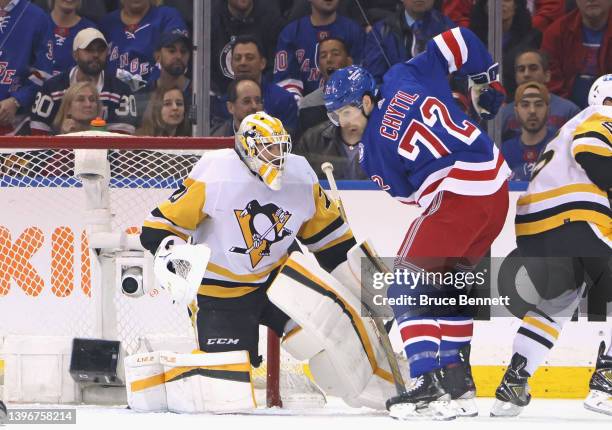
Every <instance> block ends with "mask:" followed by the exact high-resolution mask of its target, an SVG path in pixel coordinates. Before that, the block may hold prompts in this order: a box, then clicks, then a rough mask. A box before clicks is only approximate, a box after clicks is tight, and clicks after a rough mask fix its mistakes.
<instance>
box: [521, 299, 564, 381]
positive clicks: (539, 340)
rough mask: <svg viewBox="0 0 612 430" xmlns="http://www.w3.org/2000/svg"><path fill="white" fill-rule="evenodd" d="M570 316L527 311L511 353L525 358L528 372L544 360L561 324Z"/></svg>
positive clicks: (555, 339)
mask: <svg viewBox="0 0 612 430" xmlns="http://www.w3.org/2000/svg"><path fill="white" fill-rule="evenodd" d="M569 319H570V317H566V316H563V317H554V318H551V317H549V316H548V315H546V314H545V313H544V312H542V311H539V310H537V309H536V310H535V311H533V312H531V311H530V312H528V313H527V314H526V315H525V317H524V318H523V323H522V324H521V326H520V327H519V329H518V332H517V333H516V337H515V338H514V344H513V346H512V355H514V353H517V352H518V353H519V354H521V355H522V356H523V357H525V358H527V366H526V367H525V370H526V371H527V372H528V373H529V374H530V375H533V373H534V372H535V371H536V370H537V369H538V367H540V365H541V364H542V363H543V362H544V360H546V356H547V355H548V352H549V351H550V350H551V349H552V347H553V346H554V345H555V342H556V341H557V339H558V337H559V333H560V332H561V329H562V328H563V325H564V324H565V323H566V322H567V321H568V320H569Z"/></svg>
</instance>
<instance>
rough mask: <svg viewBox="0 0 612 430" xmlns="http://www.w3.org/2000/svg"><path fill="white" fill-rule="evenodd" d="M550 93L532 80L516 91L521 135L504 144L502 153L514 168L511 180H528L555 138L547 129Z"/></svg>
mask: <svg viewBox="0 0 612 430" xmlns="http://www.w3.org/2000/svg"><path fill="white" fill-rule="evenodd" d="M549 107H550V94H549V92H548V89H547V88H546V85H544V84H542V83H540V82H536V81H531V82H526V83H523V84H521V85H519V87H518V88H517V89H516V93H515V96H514V111H515V114H516V118H517V119H518V122H519V124H520V125H521V131H520V134H518V135H517V136H515V137H513V138H511V139H508V140H506V141H504V143H503V144H502V153H503V154H504V158H505V159H506V162H507V163H508V165H509V166H510V168H511V169H512V178H511V179H512V180H515V181H528V180H529V179H530V178H531V172H532V170H533V168H534V167H535V164H536V162H537V160H538V157H539V156H540V152H542V149H544V147H545V146H546V144H547V143H548V142H549V141H550V140H551V139H552V138H553V137H554V135H555V131H554V130H552V129H549V128H548V127H547V126H546V123H547V121H548V113H549Z"/></svg>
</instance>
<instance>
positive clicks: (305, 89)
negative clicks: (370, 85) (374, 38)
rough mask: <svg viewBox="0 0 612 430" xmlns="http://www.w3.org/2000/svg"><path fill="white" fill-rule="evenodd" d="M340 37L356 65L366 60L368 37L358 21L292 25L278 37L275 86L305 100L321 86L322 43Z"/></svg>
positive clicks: (297, 22) (302, 20) (304, 20)
mask: <svg viewBox="0 0 612 430" xmlns="http://www.w3.org/2000/svg"><path fill="white" fill-rule="evenodd" d="M330 36H333V37H339V38H341V39H342V40H344V42H345V43H346V45H347V47H348V49H349V51H350V55H351V57H352V58H353V63H354V64H360V63H361V59H362V58H363V47H364V45H365V33H364V31H363V30H362V28H361V27H360V26H359V24H357V23H356V22H355V21H353V20H351V19H349V18H346V17H344V16H342V15H338V16H337V18H336V20H335V21H334V22H333V23H332V24H329V25H322V26H318V27H315V26H313V25H312V23H311V22H310V16H305V17H302V18H300V19H296V20H295V21H291V22H290V23H289V24H287V26H286V27H285V28H283V30H282V31H281V34H280V35H279V37H278V43H277V45H276V56H275V59H274V82H276V83H277V84H278V85H280V86H281V87H283V88H285V89H286V90H287V91H290V92H292V93H294V94H297V95H299V96H305V95H307V94H309V93H311V92H313V91H314V90H316V89H317V88H319V86H320V83H321V74H320V72H319V69H318V68H317V55H318V54H317V53H318V47H319V41H321V40H323V39H325V38H327V37H330Z"/></svg>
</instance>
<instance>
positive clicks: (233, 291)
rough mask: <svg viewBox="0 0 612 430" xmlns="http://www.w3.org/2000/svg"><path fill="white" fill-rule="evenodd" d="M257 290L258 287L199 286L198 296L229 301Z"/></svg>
mask: <svg viewBox="0 0 612 430" xmlns="http://www.w3.org/2000/svg"><path fill="white" fill-rule="evenodd" d="M257 289H258V287H221V286H219V285H200V288H199V289H198V294H200V295H202V296H208V297H218V298H221V299H230V298H234V297H242V296H246V295H247V294H249V293H252V292H253V291H255V290H257Z"/></svg>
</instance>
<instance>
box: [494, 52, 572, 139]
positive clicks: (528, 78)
mask: <svg viewBox="0 0 612 430" xmlns="http://www.w3.org/2000/svg"><path fill="white" fill-rule="evenodd" d="M514 77H515V80H516V83H517V84H518V85H521V84H524V83H525V82H533V81H535V82H539V83H541V84H544V85H546V84H548V82H549V81H550V70H549V66H548V56H547V55H546V53H544V52H541V51H538V50H537V49H527V50H525V51H522V52H519V54H518V55H517V57H516V60H515V61H514ZM578 112H580V109H579V108H578V106H576V105H575V104H574V103H572V102H571V101H569V100H567V99H564V98H563V97H559V96H558V95H556V94H553V93H550V103H549V111H548V122H547V127H548V128H549V129H551V130H553V131H557V130H558V129H560V128H561V127H562V126H563V124H565V123H566V122H567V121H568V120H569V119H570V118H572V117H573V116H575V115H576V114H577V113H578ZM500 116H501V121H502V140H506V139H509V138H510V137H513V136H514V135H516V134H517V133H519V132H520V129H521V125H520V123H519V121H518V119H517V117H516V114H515V109H514V101H512V102H511V103H508V104H506V105H505V106H503V107H502V108H501V111H500Z"/></svg>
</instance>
